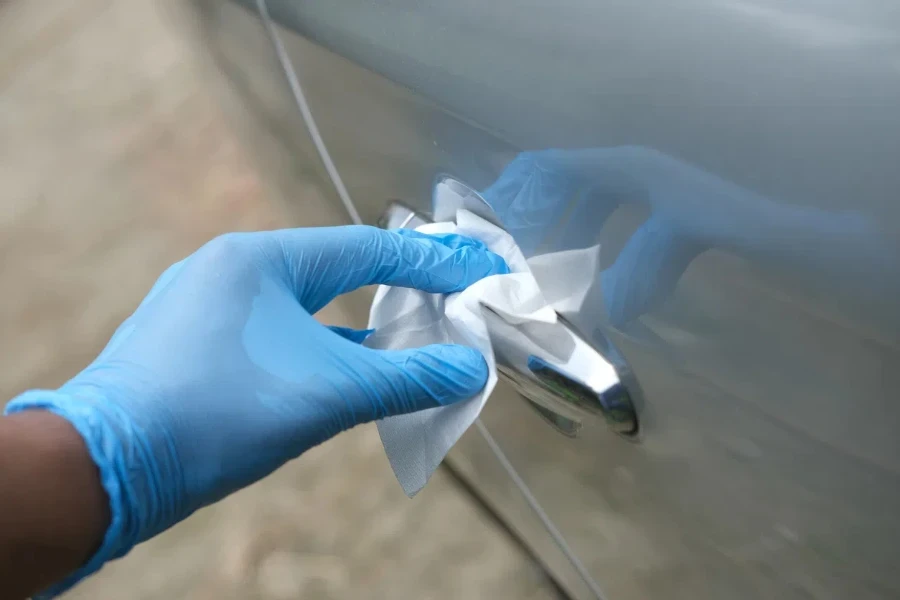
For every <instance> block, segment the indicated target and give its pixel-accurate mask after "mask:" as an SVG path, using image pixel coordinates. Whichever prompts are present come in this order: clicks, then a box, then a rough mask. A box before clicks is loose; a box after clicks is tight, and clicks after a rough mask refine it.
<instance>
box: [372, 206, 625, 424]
mask: <svg viewBox="0 0 900 600" xmlns="http://www.w3.org/2000/svg"><path fill="white" fill-rule="evenodd" d="M430 221H431V219H430V218H428V217H427V216H425V215H423V214H422V213H418V212H416V211H414V210H412V209H410V208H408V207H406V206H404V205H403V204H400V203H396V202H395V203H392V204H391V205H390V206H389V207H388V209H387V211H386V212H385V213H384V214H383V216H382V218H381V219H380V220H379V225H380V226H381V227H383V228H385V229H400V228H415V227H418V226H419V225H423V224H425V223H428V222H430ZM557 317H558V318H557V322H556V323H523V324H516V325H513V324H511V323H509V322H507V321H506V320H504V319H503V318H502V317H501V316H500V315H498V314H497V313H495V312H494V311H492V310H491V309H490V308H487V307H485V320H486V323H487V326H488V332H489V333H490V336H491V345H492V347H493V349H494V355H495V357H496V361H497V371H498V373H499V375H500V376H501V377H502V378H503V379H504V380H506V381H507V382H508V383H510V384H511V385H512V386H513V387H514V388H515V389H516V390H517V391H518V392H519V393H520V394H521V395H522V396H523V397H524V398H525V399H526V400H527V401H528V402H529V404H531V405H532V407H533V408H534V409H535V410H537V412H538V413H539V414H540V415H541V416H542V417H543V418H544V419H545V420H546V421H547V422H548V423H550V424H551V425H552V426H553V427H554V428H555V429H556V430H557V431H559V432H560V433H563V434H565V435H567V436H570V437H575V436H576V435H577V434H578V432H579V430H580V429H581V427H582V422H583V421H584V419H598V420H601V421H602V422H604V423H605V424H606V425H607V426H608V427H609V428H610V429H611V430H612V431H614V432H616V433H618V434H620V435H624V436H628V437H632V436H635V435H637V433H638V430H639V424H638V416H637V411H636V409H635V404H634V402H633V400H632V397H631V394H630V393H629V391H628V388H627V387H626V385H625V384H624V383H623V382H622V378H621V377H620V374H619V372H618V370H617V369H616V366H615V365H614V364H613V362H612V361H610V360H608V359H607V358H606V357H605V356H604V355H603V353H601V352H600V351H599V350H598V349H597V348H595V347H594V346H593V345H591V344H590V343H589V342H588V341H587V340H585V339H584V338H583V337H582V336H581V335H579V333H578V332H577V331H576V330H575V328H574V327H573V326H572V325H571V324H570V323H569V322H568V321H566V320H565V319H564V318H563V317H562V316H560V315H557Z"/></svg>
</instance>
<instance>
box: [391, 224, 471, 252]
mask: <svg viewBox="0 0 900 600" xmlns="http://www.w3.org/2000/svg"><path fill="white" fill-rule="evenodd" d="M393 231H394V233H396V234H398V235H402V236H403V237H408V238H410V239H414V240H416V239H418V240H423V239H424V240H437V241H438V242H440V243H441V244H443V245H444V246H447V247H448V248H452V249H453V250H456V249H458V248H465V247H466V246H471V247H472V248H478V249H479V250H487V246H486V245H485V243H484V242H482V241H481V240H476V239H475V238H471V237H469V236H467V235H460V234H458V233H422V232H421V231H416V230H415V229H394V230H393Z"/></svg>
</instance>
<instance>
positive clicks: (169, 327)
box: [7, 227, 507, 586]
mask: <svg viewBox="0 0 900 600" xmlns="http://www.w3.org/2000/svg"><path fill="white" fill-rule="evenodd" d="M506 272H507V267H506V264H505V263H504V262H503V260H502V259H501V258H499V257H498V256H496V255H494V254H492V253H490V252H489V251H487V250H486V249H485V247H484V245H483V244H481V243H480V242H478V241H475V240H472V239H468V238H464V237H462V236H457V235H447V236H438V237H432V236H426V235H424V234H420V233H417V232H414V231H402V232H396V233H395V232H387V231H382V230H378V229H375V228H370V227H341V228H327V229H297V230H284V231H276V232H268V233H246V234H230V235H227V236H223V237H221V238H218V239H216V240H214V241H213V242H211V243H209V244H207V245H206V246H204V247H203V248H201V249H200V250H198V251H197V252H196V253H195V254H193V255H192V256H190V257H188V258H187V259H186V260H183V261H181V262H180V263H177V264H175V265H173V266H172V267H171V268H169V269H168V270H167V271H166V272H165V273H164V274H163V275H162V277H160V279H159V281H158V282H157V283H156V285H155V286H154V287H153V289H152V290H151V291H150V294H149V295H148V296H147V298H146V299H145V300H144V301H143V302H142V303H141V305H140V306H139V307H138V309H137V310H136V311H135V313H134V314H133V315H132V316H131V317H130V318H129V319H128V320H126V321H125V322H124V323H123V324H122V326H121V327H120V328H119V329H118V331H116V333H115V335H114V336H113V338H112V340H111V341H110V343H109V345H108V346H107V348H106V349H105V350H104V351H103V352H102V353H101V354H100V356H99V357H98V358H97V359H96V360H95V361H94V363H93V364H91V365H90V366H89V367H88V368H87V369H85V370H84V371H83V372H82V373H80V374H79V375H77V376H76V377H75V378H74V379H72V380H71V381H70V382H68V383H67V384H65V385H64V386H63V387H62V388H60V389H59V390H57V391H31V392H27V393H26V394H23V395H22V396H20V397H19V398H17V399H16V400H14V401H13V402H12V403H10V404H9V406H8V407H7V412H18V411H21V410H26V409H31V408H45V409H47V410H50V411H52V412H55V413H58V414H59V415H62V416H63V417H65V418H66V419H68V420H69V421H70V422H71V423H72V424H73V425H74V426H75V428H76V429H77V430H78V431H79V433H80V434H81V435H82V436H83V437H84V438H85V441H86V443H87V446H88V448H89V450H90V453H91V456H92V458H93V459H94V461H95V462H96V463H97V466H98V467H99V470H100V475H101V479H102V482H103V486H104V488H105V489H106V492H107V494H108V495H109V499H110V509H111V514H112V521H111V523H110V526H109V529H108V531H107V533H106V537H105V539H104V542H103V546H102V548H101V549H100V551H99V552H98V553H97V555H95V556H94V558H93V559H92V561H91V562H90V563H89V564H88V565H87V566H86V567H85V568H84V569H82V571H81V572H80V573H77V574H76V575H75V576H73V578H72V580H70V581H69V582H65V583H64V584H63V585H64V586H65V585H66V584H67V583H68V584H71V583H72V582H73V581H75V580H77V579H78V578H80V577H83V576H84V575H86V574H88V573H90V572H91V571H93V570H96V569H97V568H99V566H100V565H102V563H103V562H104V561H106V560H108V559H110V558H112V557H116V556H120V555H122V554H124V553H125V552H127V551H128V550H129V549H130V548H131V547H132V546H133V545H134V544H136V543H138V542H141V541H143V540H146V539H148V538H150V537H152V536H153V535H155V534H157V533H159V532H160V531H162V530H164V529H166V528H168V527H170V526H171V525H173V524H175V523H177V522H178V521H180V520H182V519H184V518H185V517H186V516H188V515H189V514H190V513H191V512H193V511H194V510H196V509H198V508H200V507H202V506H204V505H207V504H209V503H211V502H214V501H216V500H218V499H221V498H222V497H224V496H226V495H227V494H229V493H231V492H233V491H235V490H237V489H239V488H241V487H243V486H245V485H248V484H250V483H252V482H253V481H256V480H257V479H259V478H261V477H263V476H265V475H267V474H268V473H270V472H272V471H273V470H274V469H276V468H277V467H279V466H280V465H282V464H283V463H285V462H286V461H288V460H290V459H292V458H295V457H296V456H298V455H299V454H301V453H302V452H304V451H305V450H307V449H309V448H311V447H312V446H315V445H316V444H319V443H320V442H322V441H324V440H326V439H328V438H330V437H332V436H334V435H335V434H337V433H339V432H340V431H343V430H345V429H349V428H350V427H353V426H354V425H356V424H358V423H363V422H366V421H371V420H374V419H379V418H382V417H385V416H389V415H395V414H399V413H405V412H411V411H415V410H420V409H425V408H429V407H434V406H438V405H441V404H447V403H450V402H454V401H457V400H461V399H464V398H467V397H470V396H472V395H474V394H475V393H477V392H478V391H479V390H480V389H481V387H482V386H483V385H484V383H485V380H486V378H487V373H488V372H487V366H486V364H485V362H484V359H483V357H482V356H481V355H480V354H479V353H478V352H477V351H475V350H473V349H470V348H465V347H462V346H450V345H447V346H442V345H436V346H429V347H426V348H422V349H414V350H402V351H378V350H373V349H369V348H365V347H363V346H361V345H359V344H358V343H356V342H358V341H360V340H361V339H362V338H364V337H365V334H366V332H355V331H351V330H346V329H340V328H334V329H329V328H326V327H324V326H322V325H319V324H318V323H317V322H316V321H315V320H314V319H313V317H312V316H311V314H312V313H315V312H316V311H317V310H319V309H320V308H322V307H323V306H324V305H325V304H327V303H328V302H329V301H330V300H331V299H333V298H334V297H335V296H337V295H339V294H342V293H344V292H348V291H351V290H354V289H356V288H358V287H360V286H363V285H367V284H373V283H385V284H389V285H397V286H407V287H414V288H418V289H421V290H425V291H429V292H441V293H449V292H456V291H459V290H462V289H464V288H465V287H467V286H468V285H469V284H471V283H473V282H475V281H477V280H479V279H481V278H483V277H485V276H488V275H492V274H496V273H506Z"/></svg>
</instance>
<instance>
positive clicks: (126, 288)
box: [0, 0, 556, 600]
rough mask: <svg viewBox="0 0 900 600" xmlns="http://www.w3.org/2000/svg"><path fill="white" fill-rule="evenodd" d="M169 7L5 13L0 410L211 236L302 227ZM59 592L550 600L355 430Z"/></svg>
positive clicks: (476, 514)
mask: <svg viewBox="0 0 900 600" xmlns="http://www.w3.org/2000/svg"><path fill="white" fill-rule="evenodd" d="M167 5H168V0H167V1H163V2H155V3H154V2H150V1H149V0H140V1H138V0H131V1H128V0H55V1H54V2H29V1H26V0H16V1H6V2H2V1H0V192H2V198H3V201H2V203H0V252H2V263H0V290H2V293H0V348H2V352H0V356H2V360H0V397H2V398H10V397H12V396H13V395H15V394H17V393H19V392H21V391H23V390H25V389H28V388H30V387H52V386H55V385H58V384H59V383H61V382H63V381H64V380H65V379H67V378H68V377H70V376H71V375H73V374H74V373H75V372H77V370H78V369H80V368H81V367H83V366H84V365H85V364H87V362H88V361H89V360H90V359H91V358H93V356H94V355H95V354H96V353H97V352H98V351H99V350H100V348H101V347H102V346H103V344H104V343H105V341H106V339H107V338H108V336H109V335H110V334H111V332H112V331H113V330H114V328H115V327H116V325H117V324H118V323H119V322H121V321H122V320H123V319H124V318H125V317H126V316H127V315H128V314H129V312H130V311H131V310H132V309H133V307H134V306H136V304H137V302H138V301H139V300H140V298H141V297H142V296H143V294H144V293H145V291H146V290H147V289H148V288H149V286H150V285H151V283H152V282H153V280H154V279H155V278H156V276H157V275H158V274H159V273H160V272H162V270H163V269H164V268H165V267H166V266H168V265H169V264H171V263H172V262H174V261H176V260H178V259H180V258H182V257H183V256H185V255H186V254H188V253H190V252H191V251H192V250H194V249H195V248H197V247H198V246H199V245H201V244H202V243H203V242H205V241H206V240H208V239H210V238H211V237H213V236H215V235H216V234H218V233H221V232H225V231H230V230H252V229H264V228H271V227H277V226H285V225H287V224H291V225H298V224H299V225H302V223H297V222H296V220H295V218H294V217H292V218H291V219H289V218H288V217H287V216H286V213H283V212H282V211H281V210H280V209H279V207H277V206H276V205H274V204H272V203H270V202H267V201H266V199H265V197H264V192H263V186H262V184H261V183H260V181H259V179H258V178H257V177H256V175H255V173H254V170H253V169H252V168H251V167H250V163H251V161H250V160H249V157H247V156H246V155H245V154H244V153H242V149H241V148H240V146H239V145H238V144H237V142H236V140H235V138H234V136H233V134H232V133H231V132H230V130H229V127H228V125H227V124H226V119H225V118H224V116H223V115H222V113H221V112H220V111H219V110H218V108H217V106H216V103H215V101H214V100H213V98H212V96H211V94H209V93H207V92H206V91H205V87H204V85H205V84H204V77H205V75H204V73H203V67H201V66H200V65H201V64H202V63H201V61H199V60H195V58H196V57H195V55H193V54H192V53H191V51H190V49H189V48H190V44H188V43H186V42H185V40H184V39H183V38H182V37H181V33H180V32H181V29H180V28H178V27H176V26H175V25H176V24H175V23H173V21H172V19H173V18H174V17H173V15H174V14H176V13H175V12H173V11H170V10H166V6H167ZM326 312H327V313H328V314H327V316H328V320H329V321H331V322H341V320H342V319H341V315H340V310H339V307H330V308H329V309H327V310H326ZM0 403H2V402H0ZM67 597H68V598H71V599H73V600H74V599H75V598H147V599H150V598H153V599H160V598H188V599H197V600H199V599H207V598H209V599H214V598H215V599H220V598H221V599H228V598H242V599H243V598H249V599H252V598H260V599H273V600H280V599H289V598H323V599H324V598H354V599H356V598H391V599H394V600H403V599H406V598H409V599H413V598H415V599H428V598H435V599H437V598H466V599H474V598H494V599H496V598H525V599H538V598H541V599H543V598H554V597H556V596H555V594H554V592H553V588H552V586H550V585H549V584H548V582H547V581H546V579H545V578H544V575H543V573H542V572H541V570H540V569H539V568H537V567H536V566H535V565H534V564H533V563H532V562H531V561H530V560H529V559H528V557H527V556H526V555H525V554H524V553H523V552H522V551H521V550H520V549H519V548H518V546H516V545H515V544H514V543H512V542H511V541H510V540H509V538H508V537H507V536H506V535H505V533H504V532H502V531H501V530H500V529H499V528H498V527H497V526H496V525H495V523H494V522H493V521H492V520H491V519H490V518H489V517H488V516H486V515H484V514H483V513H482V512H481V510H480V508H478V507H477V506H475V505H474V504H473V503H472V502H471V501H470V499H469V498H468V497H467V496H466V495H465V494H464V493H462V492H461V491H460V490H458V489H457V488H456V487H455V484H454V482H453V480H452V479H451V478H449V477H448V476H447V475H446V474H444V473H438V474H437V475H436V476H435V478H434V479H433V481H432V483H430V484H429V486H428V488H427V489H426V490H425V491H424V492H423V493H422V494H420V495H419V497H417V498H416V499H415V500H412V501H411V500H407V499H406V498H405V496H403V494H402V492H401V491H400V488H399V486H398V485H397V483H396V482H395V481H394V480H393V477H392V475H391V473H390V469H389V467H388V465H387V461H386V460H385V458H384V457H383V455H382V451H381V447H380V444H379V441H378V437H377V434H376V432H375V430H374V428H373V427H363V428H358V429H357V430H354V431H353V432H350V433H348V434H344V435H342V436H340V437H339V438H338V439H336V440H333V441H332V442H331V443H329V444H326V445H325V446H323V447H320V448H318V449H316V450H314V451H312V452H310V453H308V454H307V455H305V456H303V457H302V458H301V459H299V460H297V461H294V462H292V463H290V464H289V465H287V466H286V467H284V468H283V469H281V470H280V471H278V472H277V473H276V474H274V475H273V476H271V477H269V478H267V479H266V480H264V481H262V482H260V483H259V484H257V485H255V486H253V487H251V488H248V489H247V490H245V491H243V492H241V493H238V494H236V495H234V496H232V497H231V498H229V499H228V500H226V501H225V502H222V503H220V504H219V505H217V506H214V507H212V508H209V509H206V510H203V511H200V512H199V513H198V514H196V515H195V516H194V517H192V518H191V519H189V520H188V521H186V522H185V523H183V524H181V525H179V526H177V527H175V528H174V529H172V530H171V531H169V532H167V533H166V534H164V535H162V536H160V537H159V538H157V539H156V540H154V541H152V542H150V543H147V544H144V545H142V546H140V547H138V548H137V549H135V551H133V552H132V553H131V554H130V555H129V556H128V557H126V558H125V559H123V560H120V561H117V562H116V563H114V564H111V565H109V566H107V567H106V568H105V569H104V570H103V571H102V572H101V574H100V575H98V576H96V577H94V578H93V579H91V580H89V581H87V582H85V583H84V584H83V585H81V586H80V587H78V588H77V589H76V590H74V591H73V592H72V593H70V594H69V595H67Z"/></svg>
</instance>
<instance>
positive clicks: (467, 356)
mask: <svg viewBox="0 0 900 600" xmlns="http://www.w3.org/2000/svg"><path fill="white" fill-rule="evenodd" d="M377 352H378V353H379V354H380V355H381V357H382V358H383V359H385V360H387V361H388V362H389V363H391V364H393V365H394V366H395V367H397V368H396V370H391V371H389V373H390V375H389V379H391V381H388V382H387V383H388V386H389V390H390V391H389V392H388V393H386V394H382V404H383V408H382V410H381V411H380V412H383V414H379V415H375V416H374V418H381V417H385V416H391V415H399V414H405V413H410V412H415V411H419V410H424V409H426V408H434V407H436V406H446V405H448V404H453V403H454V402H459V401H460V400H465V399H467V398H471V397H472V396H474V395H476V394H477V393H478V392H480V391H481V389H482V388H483V387H484V385H485V383H487V379H488V366H487V363H486V362H485V360H484V357H483V356H482V355H481V353H480V352H479V351H478V350H475V349H474V348H469V347H467V346H459V345H455V344H433V345H431V346H425V347H424V348H414V349H409V350H378V351H377Z"/></svg>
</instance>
